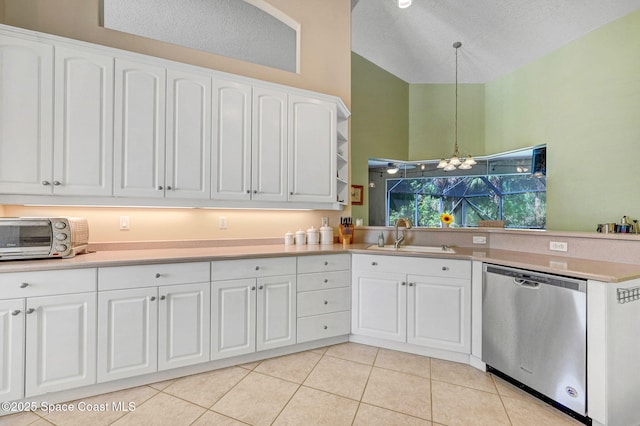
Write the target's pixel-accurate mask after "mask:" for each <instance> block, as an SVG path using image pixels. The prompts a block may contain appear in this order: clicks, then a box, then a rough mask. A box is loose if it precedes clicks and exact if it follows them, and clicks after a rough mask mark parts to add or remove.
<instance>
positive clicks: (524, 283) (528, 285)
mask: <svg viewBox="0 0 640 426" xmlns="http://www.w3.org/2000/svg"><path fill="white" fill-rule="evenodd" d="M513 283H514V284H515V285H517V286H518V287H524V288H530V289H532V290H537V289H539V288H540V283H538V282H535V281H529V280H523V279H521V278H514V279H513Z"/></svg>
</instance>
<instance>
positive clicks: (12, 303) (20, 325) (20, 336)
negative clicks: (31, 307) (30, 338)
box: [0, 299, 25, 412]
mask: <svg viewBox="0 0 640 426" xmlns="http://www.w3.org/2000/svg"><path fill="white" fill-rule="evenodd" d="M24 303H25V302H24V299H11V300H0V354H2V357H0V400H1V401H13V400H15V399H22V398H23V397H24V338H25V337H24V315H25V314H24ZM0 412H1V410H0Z"/></svg>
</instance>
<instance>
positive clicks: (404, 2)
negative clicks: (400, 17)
mask: <svg viewBox="0 0 640 426" xmlns="http://www.w3.org/2000/svg"><path fill="white" fill-rule="evenodd" d="M411 2H412V0H398V7H399V8H400V9H406V8H407V7H409V6H411Z"/></svg>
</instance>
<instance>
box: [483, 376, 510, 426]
mask: <svg viewBox="0 0 640 426" xmlns="http://www.w3.org/2000/svg"><path fill="white" fill-rule="evenodd" d="M489 376H490V377H491V383H493V386H494V387H495V388H496V391H497V392H498V398H500V404H502V409H503V410H504V412H505V414H506V415H507V420H509V424H510V425H512V426H513V420H511V416H510V415H509V410H507V406H506V405H504V400H503V399H502V395H501V394H500V392H499V391H498V386H497V385H496V381H495V379H494V377H493V374H489Z"/></svg>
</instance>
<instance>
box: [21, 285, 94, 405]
mask: <svg viewBox="0 0 640 426" xmlns="http://www.w3.org/2000/svg"><path fill="white" fill-rule="evenodd" d="M26 308H27V311H26V312H27V315H26V317H27V320H26V329H27V330H26V360H25V396H26V397H27V398H28V397H31V396H35V395H42V394H44V393H47V392H56V391H61V390H65V389H71V388H76V387H80V386H88V385H92V384H95V383H96V293H78V294H64V295H60V296H43V297H31V298H28V299H27V306H26Z"/></svg>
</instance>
